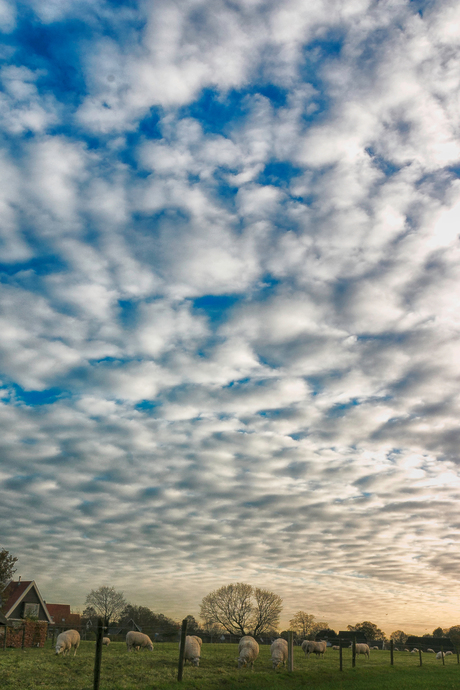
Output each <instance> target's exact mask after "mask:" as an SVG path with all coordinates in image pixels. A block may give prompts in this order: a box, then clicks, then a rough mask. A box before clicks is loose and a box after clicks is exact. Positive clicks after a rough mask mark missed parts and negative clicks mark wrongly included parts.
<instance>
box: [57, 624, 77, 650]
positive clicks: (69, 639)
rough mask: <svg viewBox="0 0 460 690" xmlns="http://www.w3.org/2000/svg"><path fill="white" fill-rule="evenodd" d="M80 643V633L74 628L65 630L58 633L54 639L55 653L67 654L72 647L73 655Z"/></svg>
mask: <svg viewBox="0 0 460 690" xmlns="http://www.w3.org/2000/svg"><path fill="white" fill-rule="evenodd" d="M79 644H80V633H78V632H77V631H76V630H66V631H65V632H61V633H60V634H59V635H58V638H57V640H56V654H61V652H62V654H63V655H65V654H68V653H69V652H70V650H71V649H72V647H73V648H74V649H75V651H74V653H73V655H74V656H75V654H76V653H77V649H78V645H79Z"/></svg>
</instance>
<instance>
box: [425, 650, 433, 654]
mask: <svg viewBox="0 0 460 690" xmlns="http://www.w3.org/2000/svg"><path fill="white" fill-rule="evenodd" d="M426 653H427V654H434V649H427V650H426Z"/></svg>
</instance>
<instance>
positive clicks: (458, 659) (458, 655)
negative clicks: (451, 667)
mask: <svg viewBox="0 0 460 690" xmlns="http://www.w3.org/2000/svg"><path fill="white" fill-rule="evenodd" d="M457 664H460V654H459V651H458V647H457Z"/></svg>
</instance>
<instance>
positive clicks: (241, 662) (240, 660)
mask: <svg viewBox="0 0 460 690" xmlns="http://www.w3.org/2000/svg"><path fill="white" fill-rule="evenodd" d="M246 663H247V662H246V659H244V658H243V657H242V656H240V657H238V668H241V667H243V668H244V667H245V666H246Z"/></svg>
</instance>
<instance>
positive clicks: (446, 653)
mask: <svg viewBox="0 0 460 690" xmlns="http://www.w3.org/2000/svg"><path fill="white" fill-rule="evenodd" d="M449 654H453V652H451V651H449V652H445V655H446V656H449Z"/></svg>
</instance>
